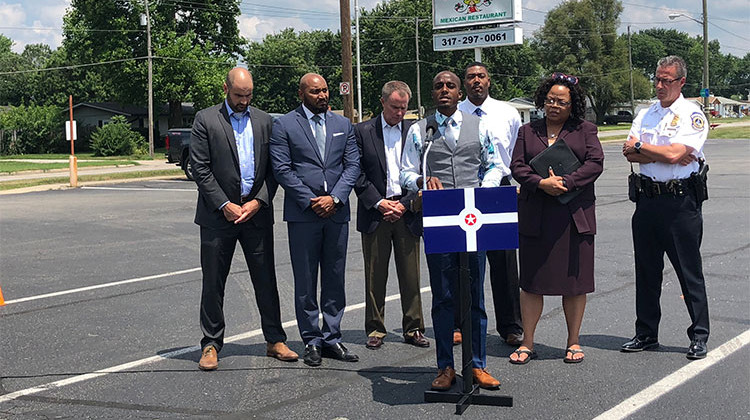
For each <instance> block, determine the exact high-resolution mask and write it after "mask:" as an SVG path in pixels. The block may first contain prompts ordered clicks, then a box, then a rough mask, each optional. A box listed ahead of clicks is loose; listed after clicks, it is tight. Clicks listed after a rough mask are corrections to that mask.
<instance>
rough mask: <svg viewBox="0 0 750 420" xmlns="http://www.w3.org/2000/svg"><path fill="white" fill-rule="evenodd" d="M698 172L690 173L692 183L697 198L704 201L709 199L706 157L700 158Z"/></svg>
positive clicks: (700, 201) (699, 201)
mask: <svg viewBox="0 0 750 420" xmlns="http://www.w3.org/2000/svg"><path fill="white" fill-rule="evenodd" d="M698 165H699V166H698V172H693V173H691V174H690V184H692V186H693V189H694V190H695V200H696V201H697V202H698V203H702V202H704V201H706V200H708V164H707V163H706V161H705V159H703V158H700V159H698Z"/></svg>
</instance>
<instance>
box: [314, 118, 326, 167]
mask: <svg viewBox="0 0 750 420" xmlns="http://www.w3.org/2000/svg"><path fill="white" fill-rule="evenodd" d="M312 120H313V122H314V123H315V141H316V142H317V143H318V150H319V151H320V157H321V158H322V159H323V160H325V158H326V133H325V130H324V127H323V119H322V118H321V117H320V115H318V114H315V115H313V116H312Z"/></svg>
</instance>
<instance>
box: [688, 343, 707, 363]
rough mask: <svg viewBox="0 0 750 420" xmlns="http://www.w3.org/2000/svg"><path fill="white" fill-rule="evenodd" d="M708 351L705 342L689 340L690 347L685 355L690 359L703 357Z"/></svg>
mask: <svg viewBox="0 0 750 420" xmlns="http://www.w3.org/2000/svg"><path fill="white" fill-rule="evenodd" d="M706 353H708V348H707V347H706V342H705V341H703V340H693V341H691V342H690V347H689V348H688V352H687V354H686V355H685V356H686V357H687V358H688V359H690V360H696V359H703V358H705V357H706Z"/></svg>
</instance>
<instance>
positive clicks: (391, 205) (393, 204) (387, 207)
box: [378, 200, 406, 223]
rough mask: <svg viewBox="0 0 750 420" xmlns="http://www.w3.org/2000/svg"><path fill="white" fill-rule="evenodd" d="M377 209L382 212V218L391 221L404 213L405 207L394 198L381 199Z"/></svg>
mask: <svg viewBox="0 0 750 420" xmlns="http://www.w3.org/2000/svg"><path fill="white" fill-rule="evenodd" d="M378 210H379V211H380V213H382V214H383V220H385V221H386V222H391V223H393V222H395V221H397V220H398V219H400V218H401V216H403V215H404V212H405V211H406V207H404V205H403V204H401V203H400V202H398V201H396V200H382V201H381V202H380V204H379V205H378Z"/></svg>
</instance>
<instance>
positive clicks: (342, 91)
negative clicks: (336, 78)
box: [339, 82, 352, 95]
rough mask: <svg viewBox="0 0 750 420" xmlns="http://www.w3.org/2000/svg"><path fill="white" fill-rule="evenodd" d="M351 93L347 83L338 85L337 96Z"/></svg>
mask: <svg viewBox="0 0 750 420" xmlns="http://www.w3.org/2000/svg"><path fill="white" fill-rule="evenodd" d="M351 91H352V88H351V86H350V85H349V82H341V83H339V94H341V95H348V94H349V92H351Z"/></svg>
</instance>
